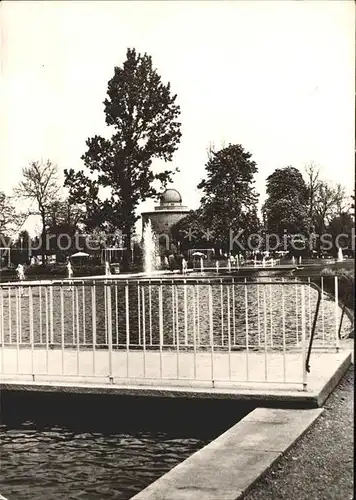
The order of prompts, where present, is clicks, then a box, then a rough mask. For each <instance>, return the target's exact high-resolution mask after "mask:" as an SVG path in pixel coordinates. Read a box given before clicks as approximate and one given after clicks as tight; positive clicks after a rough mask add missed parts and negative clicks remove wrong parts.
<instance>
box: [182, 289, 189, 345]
mask: <svg viewBox="0 0 356 500" xmlns="http://www.w3.org/2000/svg"><path fill="white" fill-rule="evenodd" d="M183 306H184V344H185V345H186V346H187V345H188V304H187V280H184V281H183Z"/></svg>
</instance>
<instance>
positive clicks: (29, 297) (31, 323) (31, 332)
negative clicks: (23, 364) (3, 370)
mask: <svg viewBox="0 0 356 500" xmlns="http://www.w3.org/2000/svg"><path fill="white" fill-rule="evenodd" d="M28 312H29V324H30V343H31V375H32V380H35V370H34V359H33V358H34V354H35V353H34V338H33V297H32V287H31V286H29V287H28Z"/></svg>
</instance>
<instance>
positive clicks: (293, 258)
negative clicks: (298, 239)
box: [292, 255, 295, 266]
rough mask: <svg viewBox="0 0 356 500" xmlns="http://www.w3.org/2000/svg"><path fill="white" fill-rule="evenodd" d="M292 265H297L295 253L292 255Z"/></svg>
mask: <svg viewBox="0 0 356 500" xmlns="http://www.w3.org/2000/svg"><path fill="white" fill-rule="evenodd" d="M292 265H293V266H295V257H294V255H293V257H292Z"/></svg>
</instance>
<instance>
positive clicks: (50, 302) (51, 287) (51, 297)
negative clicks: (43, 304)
mask: <svg viewBox="0 0 356 500" xmlns="http://www.w3.org/2000/svg"><path fill="white" fill-rule="evenodd" d="M49 321H50V323H49V328H50V343H51V344H53V343H54V333H53V326H54V325H53V285H52V286H50V287H49Z"/></svg>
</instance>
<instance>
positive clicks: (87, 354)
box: [0, 347, 351, 407]
mask: <svg viewBox="0 0 356 500" xmlns="http://www.w3.org/2000/svg"><path fill="white" fill-rule="evenodd" d="M0 354H1V356H0V359H1V366H2V370H3V371H2V374H1V387H2V388H3V389H7V390H11V388H12V389H14V390H16V388H17V390H18V389H19V387H21V389H22V390H37V391H52V392H53V391H60V392H64V391H65V392H74V393H97V394H103V393H104V394H117V395H120V394H121V395H142V396H160V397H162V396H168V397H194V398H197V397H198V398H199V397H200V398H210V399H214V398H219V399H221V398H234V399H241V400H251V401H254V402H256V404H257V403H259V402H260V403H261V402H263V401H266V400H270V401H274V402H288V403H297V404H299V406H300V405H303V406H305V407H306V406H309V407H317V406H320V405H321V404H322V403H323V401H324V400H325V398H326V397H327V396H328V395H329V394H330V392H331V391H332V390H333V388H334V387H335V385H336V384H337V383H338V381H339V380H340V378H341V377H342V376H343V374H344V373H345V371H346V370H347V368H348V367H349V365H350V363H351V354H350V351H349V350H342V351H341V352H339V353H336V352H332V351H329V352H321V351H316V352H313V353H312V357H311V362H310V364H311V372H310V374H308V377H307V390H303V385H302V367H303V364H302V358H301V355H300V353H296V352H288V353H287V354H286V356H285V357H284V356H283V354H282V353H279V352H275V353H271V354H269V355H268V357H267V358H266V356H265V354H264V353H261V352H258V353H249V360H248V365H247V357H246V353H245V352H233V353H231V355H230V356H229V355H228V353H215V354H214V359H213V363H212V356H211V353H209V352H203V353H202V352H200V353H197V354H196V355H194V353H192V352H180V353H179V356H177V354H176V353H175V352H171V351H164V352H162V354H160V353H159V352H157V351H155V352H153V351H146V353H145V355H144V353H143V352H142V351H130V352H129V353H127V352H125V351H114V352H113V353H112V380H111V381H110V379H109V376H108V372H109V357H108V351H102V350H101V351H100V350H98V351H96V352H95V354H94V353H93V351H92V350H81V351H79V350H78V351H76V350H72V349H65V350H63V351H61V350H60V349H50V350H48V351H46V350H44V349H35V350H33V351H32V350H31V349H29V348H27V349H19V350H17V349H15V348H8V347H7V348H3V349H2V350H1V353H0ZM229 358H230V359H229ZM266 361H267V363H266ZM229 364H230V372H231V379H230V380H229ZM194 366H196V370H195V371H194ZM266 368H267V370H266ZM62 370H63V374H62V373H61V372H62ZM33 374H34V376H33ZM266 374H267V379H266ZM127 375H129V376H127ZM247 376H248V379H247ZM284 379H285V381H287V382H289V383H288V384H287V383H285V382H284V381H283V380H284ZM212 380H214V383H212Z"/></svg>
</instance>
